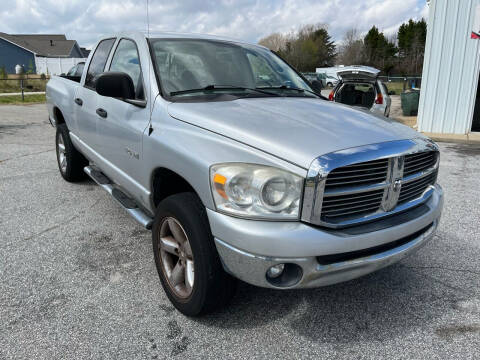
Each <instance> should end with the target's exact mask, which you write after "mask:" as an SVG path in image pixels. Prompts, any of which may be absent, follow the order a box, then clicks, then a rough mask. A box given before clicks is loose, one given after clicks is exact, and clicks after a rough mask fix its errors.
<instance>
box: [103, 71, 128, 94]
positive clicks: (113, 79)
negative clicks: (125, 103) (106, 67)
mask: <svg viewBox="0 0 480 360" xmlns="http://www.w3.org/2000/svg"><path fill="white" fill-rule="evenodd" d="M95 88H96V90H97V93H98V94H99V95H102V96H108V97H113V98H120V99H135V87H134V86H133V81H132V78H131V77H130V76H129V75H128V74H126V73H124V72H114V71H109V72H105V73H103V74H101V75H99V77H98V78H97V81H96V86H95Z"/></svg>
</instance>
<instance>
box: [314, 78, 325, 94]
mask: <svg viewBox="0 0 480 360" xmlns="http://www.w3.org/2000/svg"><path fill="white" fill-rule="evenodd" d="M312 89H313V91H315V92H316V93H317V94H320V93H321V92H322V89H323V86H322V83H321V82H320V81H318V80H313V81H312Z"/></svg>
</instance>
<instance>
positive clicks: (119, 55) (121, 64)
mask: <svg viewBox="0 0 480 360" xmlns="http://www.w3.org/2000/svg"><path fill="white" fill-rule="evenodd" d="M110 71H120V72H124V73H126V74H128V75H129V76H130V77H131V78H132V81H133V86H134V87H135V98H136V99H137V100H144V99H145V95H144V92H143V81H142V69H141V67H140V59H139V56H138V50H137V46H136V45H135V43H134V42H133V41H132V40H128V39H122V40H120V42H119V43H118V46H117V49H116V50H115V54H114V55H113V58H112V63H111V64H110Z"/></svg>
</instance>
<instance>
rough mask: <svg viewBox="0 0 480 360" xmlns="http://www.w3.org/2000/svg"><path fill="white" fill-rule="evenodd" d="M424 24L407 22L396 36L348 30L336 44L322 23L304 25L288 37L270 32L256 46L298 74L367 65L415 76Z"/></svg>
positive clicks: (420, 59) (387, 72)
mask: <svg viewBox="0 0 480 360" xmlns="http://www.w3.org/2000/svg"><path fill="white" fill-rule="evenodd" d="M426 37H427V23H426V22H425V20H424V19H421V20H419V21H415V20H412V19H410V20H409V21H408V22H406V23H404V24H402V25H401V26H400V28H399V29H398V31H397V33H396V34H394V35H393V36H391V37H387V36H386V35H385V34H384V33H383V32H381V31H380V30H379V29H378V28H377V27H376V26H372V28H371V29H370V30H369V31H368V32H367V33H366V34H365V35H363V36H362V35H361V34H360V33H359V32H358V31H357V30H356V29H350V30H348V31H347V32H346V33H345V35H344V37H343V39H342V41H341V42H340V43H339V44H338V45H337V44H335V42H334V41H333V40H332V38H331V36H330V34H329V33H328V26H327V25H326V24H316V25H305V26H303V27H302V28H300V30H299V31H298V32H294V33H290V34H281V33H273V34H271V35H269V36H267V37H264V38H263V39H261V40H260V41H259V44H260V45H263V46H266V47H268V48H269V49H271V50H273V51H275V52H277V53H278V55H279V56H281V57H282V58H283V59H285V60H286V61H287V62H289V63H290V64H291V65H293V66H294V67H295V68H296V69H297V70H299V71H302V72H314V71H315V68H318V67H330V66H334V65H367V66H373V67H375V68H377V69H379V70H381V71H382V73H383V74H385V75H392V74H396V75H419V74H421V73H422V67H423V57H424V52H425V41H426Z"/></svg>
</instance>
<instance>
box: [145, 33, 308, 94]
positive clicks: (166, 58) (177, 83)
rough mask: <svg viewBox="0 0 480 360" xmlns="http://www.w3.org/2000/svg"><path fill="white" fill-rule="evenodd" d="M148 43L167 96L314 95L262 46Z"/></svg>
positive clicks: (209, 42)
mask: <svg viewBox="0 0 480 360" xmlns="http://www.w3.org/2000/svg"><path fill="white" fill-rule="evenodd" d="M150 43H151V46H152V51H153V55H154V57H155V64H156V68H157V73H158V75H159V77H160V81H161V83H162V88H163V90H164V91H165V92H167V95H169V96H199V95H204V93H206V92H212V91H221V92H223V93H225V92H227V93H236V92H238V91H242V90H254V89H268V92H269V93H270V95H269V93H268V92H261V93H260V92H256V93H255V94H256V95H257V96H279V95H281V96H315V95H314V94H312V93H311V91H312V89H311V88H310V86H309V85H308V84H307V83H306V82H305V81H304V80H303V79H302V78H301V77H300V76H299V75H298V74H297V73H296V72H295V71H294V70H293V69H292V68H290V67H289V66H288V65H287V64H286V63H285V62H284V61H283V60H281V59H280V58H279V57H278V56H276V55H275V54H274V53H272V52H271V51H269V50H267V49H263V48H261V47H257V46H253V45H246V44H237V43H231V42H226V41H217V40H205V39H151V40H150ZM204 88H207V89H204ZM228 88H231V89H228ZM196 89H198V92H191V91H189V92H186V91H187V90H196ZM293 89H297V91H291V90H293ZM299 89H301V90H304V91H298V90H299ZM183 92H185V93H183Z"/></svg>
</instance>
